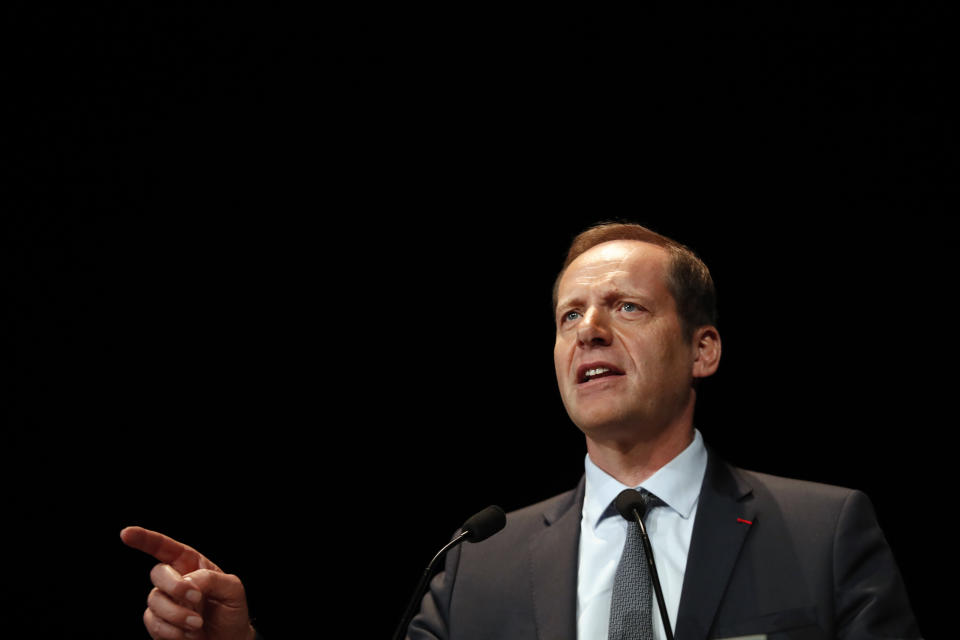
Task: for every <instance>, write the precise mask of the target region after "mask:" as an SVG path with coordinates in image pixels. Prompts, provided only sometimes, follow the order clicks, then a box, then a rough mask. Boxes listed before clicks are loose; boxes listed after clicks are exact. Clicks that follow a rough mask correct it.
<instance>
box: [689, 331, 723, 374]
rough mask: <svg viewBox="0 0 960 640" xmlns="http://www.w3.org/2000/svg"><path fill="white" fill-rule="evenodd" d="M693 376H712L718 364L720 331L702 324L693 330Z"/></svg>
mask: <svg viewBox="0 0 960 640" xmlns="http://www.w3.org/2000/svg"><path fill="white" fill-rule="evenodd" d="M692 346H693V377H694V378H706V377H707V376H712V375H713V374H714V373H715V372H716V370H717V367H719V366H720V332H719V331H717V328H716V327H714V326H710V325H707V326H703V327H700V328H699V329H697V330H696V331H694V332H693V343H692Z"/></svg>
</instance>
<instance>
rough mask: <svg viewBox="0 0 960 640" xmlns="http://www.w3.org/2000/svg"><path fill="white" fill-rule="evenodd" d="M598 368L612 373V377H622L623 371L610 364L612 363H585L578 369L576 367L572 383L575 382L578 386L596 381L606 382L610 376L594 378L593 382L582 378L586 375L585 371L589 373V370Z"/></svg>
mask: <svg viewBox="0 0 960 640" xmlns="http://www.w3.org/2000/svg"><path fill="white" fill-rule="evenodd" d="M599 367H604V368H606V369H610V371H611V372H613V375H614V376H622V375H624V372H623V369H621V368H620V367H618V366H617V365H615V364H612V363H610V362H602V361H599V362H585V363H583V364H581V365H580V366H579V367H577V377H576V378H575V379H574V381H575V382H576V383H577V384H578V385H580V384H589V383H591V382H596V381H599V380H606V379H607V378H608V377H610V376H604V377H601V378H594V379H593V380H584V376H585V375H586V373H587V371H589V370H590V369H597V368H599Z"/></svg>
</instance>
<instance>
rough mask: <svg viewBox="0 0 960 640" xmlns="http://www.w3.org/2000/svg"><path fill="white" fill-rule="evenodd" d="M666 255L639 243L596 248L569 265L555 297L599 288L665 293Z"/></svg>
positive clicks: (614, 242)
mask: <svg viewBox="0 0 960 640" xmlns="http://www.w3.org/2000/svg"><path fill="white" fill-rule="evenodd" d="M669 262H670V254H669V252H668V251H667V250H666V249H664V248H663V247H658V246H657V245H654V244H650V243H648V242H641V241H639V240H613V241H610V242H604V243H602V244H598V245H596V246H595V247H591V248H590V249H588V250H587V251H584V252H583V253H582V254H580V255H579V256H577V258H576V259H575V260H574V261H573V262H571V263H570V265H569V266H568V267H567V270H566V271H565V272H564V274H563V277H562V278H561V279H560V285H559V288H558V294H559V297H561V298H562V297H563V296H564V294H565V293H566V294H575V293H576V291H577V290H578V289H581V288H584V287H592V286H599V285H610V286H612V287H618V288H643V289H645V290H648V292H649V293H655V292H656V291H660V290H665V288H666V282H667V281H666V276H667V270H668V267H669ZM655 290H656V291H655Z"/></svg>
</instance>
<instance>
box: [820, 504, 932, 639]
mask: <svg viewBox="0 0 960 640" xmlns="http://www.w3.org/2000/svg"><path fill="white" fill-rule="evenodd" d="M833 576H834V588H835V596H836V612H835V616H836V623H837V632H838V637H839V638H849V639H851V640H852V639H854V638H856V639H857V640H861V639H862V640H869V639H872V638H920V637H921V636H920V630H919V628H918V626H917V622H916V620H915V619H914V616H913V611H912V609H911V607H910V601H909V598H908V596H907V590H906V587H905V586H904V583H903V578H902V577H901V575H900V570H899V568H898V567H897V563H896V560H895V559H894V557H893V552H892V551H891V549H890V546H889V545H888V544H887V540H886V538H885V537H884V535H883V532H882V531H881V529H880V525H879V523H878V522H877V518H876V514H875V512H874V509H873V505H872V504H871V502H870V499H869V498H867V496H866V495H865V494H863V493H861V492H859V491H854V492H851V494H850V496H849V497H848V498H847V499H846V501H845V502H844V504H843V506H842V508H841V510H840V515H839V518H838V521H837V527H836V530H835V537H834V545H833Z"/></svg>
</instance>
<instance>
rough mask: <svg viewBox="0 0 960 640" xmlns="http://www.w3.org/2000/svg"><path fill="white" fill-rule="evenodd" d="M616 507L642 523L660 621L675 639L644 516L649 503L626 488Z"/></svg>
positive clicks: (637, 492)
mask: <svg viewBox="0 0 960 640" xmlns="http://www.w3.org/2000/svg"><path fill="white" fill-rule="evenodd" d="M613 506H614V508H615V509H616V510H617V511H618V512H619V513H620V515H621V516H623V517H624V518H625V519H626V520H630V521H632V520H636V521H637V524H639V525H640V540H641V541H642V542H643V553H644V555H645V556H646V557H647V566H648V567H649V568H650V578H651V581H652V582H653V590H654V592H655V593H656V594H657V605H658V606H659V608H660V621H661V622H663V632H664V633H665V634H666V638H667V640H673V629H671V627H670V618H669V616H668V614H667V605H666V603H665V602H664V601H663V590H662V589H661V588H660V576H659V575H658V574H657V565H656V564H655V563H654V561H653V547H651V546H650V538H648V537H647V527H646V525H644V524H643V518H644V516H646V515H647V504H646V503H645V502H644V501H643V496H642V495H640V492H639V491H637V490H636V489H624V490H623V491H621V492H620V494H619V495H618V496H617V498H616V499H615V500H614V501H613Z"/></svg>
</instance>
